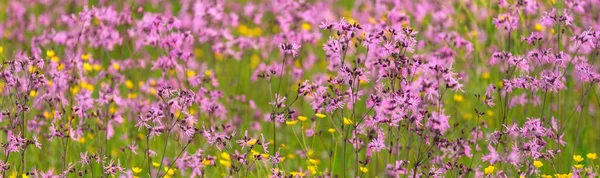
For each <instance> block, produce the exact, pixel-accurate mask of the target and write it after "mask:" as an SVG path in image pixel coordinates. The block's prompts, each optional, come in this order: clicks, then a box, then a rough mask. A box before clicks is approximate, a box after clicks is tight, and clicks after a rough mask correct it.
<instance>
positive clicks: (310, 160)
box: [308, 159, 321, 165]
mask: <svg viewBox="0 0 600 178" xmlns="http://www.w3.org/2000/svg"><path fill="white" fill-rule="evenodd" d="M308 162H309V163H310V164H314V165H317V164H321V160H319V159H308Z"/></svg>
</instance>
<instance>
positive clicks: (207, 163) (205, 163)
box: [202, 158, 210, 166]
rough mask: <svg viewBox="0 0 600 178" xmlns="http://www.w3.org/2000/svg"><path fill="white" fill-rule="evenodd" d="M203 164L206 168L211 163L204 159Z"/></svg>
mask: <svg viewBox="0 0 600 178" xmlns="http://www.w3.org/2000/svg"><path fill="white" fill-rule="evenodd" d="M202 164H204V165H205V166H208V165H210V161H209V160H208V159H206V158H204V159H202Z"/></svg>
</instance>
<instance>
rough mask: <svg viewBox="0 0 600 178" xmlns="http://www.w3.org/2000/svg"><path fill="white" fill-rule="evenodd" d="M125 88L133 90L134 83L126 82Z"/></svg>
mask: <svg viewBox="0 0 600 178" xmlns="http://www.w3.org/2000/svg"><path fill="white" fill-rule="evenodd" d="M125 87H127V88H129V89H132V88H133V82H131V80H126V81H125Z"/></svg>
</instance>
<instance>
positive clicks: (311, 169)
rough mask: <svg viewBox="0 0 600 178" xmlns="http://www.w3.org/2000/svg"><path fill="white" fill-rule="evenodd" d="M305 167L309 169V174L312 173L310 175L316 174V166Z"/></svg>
mask: <svg viewBox="0 0 600 178" xmlns="http://www.w3.org/2000/svg"><path fill="white" fill-rule="evenodd" d="M307 169H308V171H310V174H312V175H315V174H317V167H315V166H308V167H307Z"/></svg>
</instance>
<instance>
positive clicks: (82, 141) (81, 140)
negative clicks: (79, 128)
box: [77, 137, 85, 144]
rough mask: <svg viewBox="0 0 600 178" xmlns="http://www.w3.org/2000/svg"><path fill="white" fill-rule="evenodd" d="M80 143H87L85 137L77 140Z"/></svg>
mask: <svg viewBox="0 0 600 178" xmlns="http://www.w3.org/2000/svg"><path fill="white" fill-rule="evenodd" d="M77 141H78V142H79V143H81V144H84V143H85V137H81V138H79V140H77Z"/></svg>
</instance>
